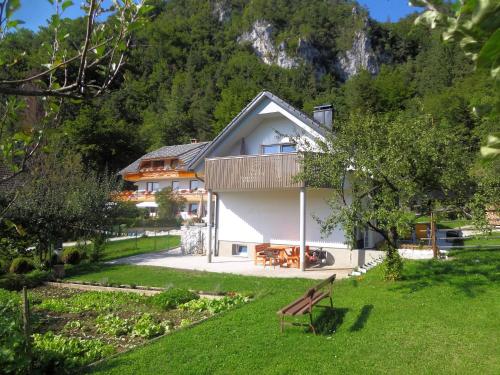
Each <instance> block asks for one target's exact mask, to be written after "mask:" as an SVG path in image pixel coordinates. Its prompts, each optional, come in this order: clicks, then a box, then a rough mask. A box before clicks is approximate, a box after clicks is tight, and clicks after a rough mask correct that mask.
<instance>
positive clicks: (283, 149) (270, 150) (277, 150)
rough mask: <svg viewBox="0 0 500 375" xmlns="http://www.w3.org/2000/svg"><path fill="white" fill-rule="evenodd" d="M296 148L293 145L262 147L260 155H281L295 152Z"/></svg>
mask: <svg viewBox="0 0 500 375" xmlns="http://www.w3.org/2000/svg"><path fill="white" fill-rule="evenodd" d="M296 151H297V147H296V145H295V144H293V143H282V144H274V145H262V153H263V154H264V155H268V154H281V153H291V152H296Z"/></svg>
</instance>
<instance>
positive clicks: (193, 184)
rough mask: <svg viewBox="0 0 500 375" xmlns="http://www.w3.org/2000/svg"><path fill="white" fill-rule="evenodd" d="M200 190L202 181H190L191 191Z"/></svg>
mask: <svg viewBox="0 0 500 375" xmlns="http://www.w3.org/2000/svg"><path fill="white" fill-rule="evenodd" d="M199 188H200V181H199V180H191V181H189V190H191V191H195V190H198V189H199Z"/></svg>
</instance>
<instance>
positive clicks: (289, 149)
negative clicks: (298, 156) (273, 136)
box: [281, 144, 297, 153]
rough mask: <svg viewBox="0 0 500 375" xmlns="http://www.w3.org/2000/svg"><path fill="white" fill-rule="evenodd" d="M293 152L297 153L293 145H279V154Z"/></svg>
mask: <svg viewBox="0 0 500 375" xmlns="http://www.w3.org/2000/svg"><path fill="white" fill-rule="evenodd" d="M295 151H297V147H295V145H293V144H289V145H281V152H283V153H288V152H295Z"/></svg>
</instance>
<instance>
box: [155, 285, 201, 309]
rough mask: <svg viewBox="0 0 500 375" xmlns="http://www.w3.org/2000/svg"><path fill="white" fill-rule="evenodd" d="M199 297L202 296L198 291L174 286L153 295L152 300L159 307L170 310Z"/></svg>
mask: <svg viewBox="0 0 500 375" xmlns="http://www.w3.org/2000/svg"><path fill="white" fill-rule="evenodd" d="M198 298H200V297H199V296H198V295H197V294H196V293H193V292H191V291H189V290H187V289H180V288H172V289H168V290H166V291H164V292H161V293H159V294H157V295H155V296H153V297H151V299H150V302H151V303H152V304H153V305H155V306H157V307H160V308H162V309H165V310H170V309H174V308H176V307H177V306H179V305H181V304H183V303H186V302H189V301H191V300H195V299H198Z"/></svg>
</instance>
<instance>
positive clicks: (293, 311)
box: [277, 274, 337, 334]
mask: <svg viewBox="0 0 500 375" xmlns="http://www.w3.org/2000/svg"><path fill="white" fill-rule="evenodd" d="M336 276H337V275H336V274H334V275H332V276H330V277H329V278H328V279H326V280H323V281H322V282H320V283H319V284H318V285H316V286H314V287H313V288H310V289H309V290H308V291H307V292H306V294H304V295H303V296H302V297H300V298H298V299H297V300H295V301H293V302H292V303H291V304H289V305H288V306H285V307H283V308H282V309H281V310H279V311H278V312H277V314H278V315H279V316H280V318H281V322H280V327H281V332H283V330H284V326H285V324H289V325H299V326H307V327H310V328H311V330H312V331H313V333H314V334H316V329H315V328H314V325H313V316H312V311H313V307H314V306H317V307H325V308H330V309H333V300H332V291H333V282H334V281H335V277H336ZM325 298H329V299H330V306H322V305H318V303H319V302H320V301H322V300H323V299H325ZM306 314H309V323H308V324H305V323H296V322H294V323H290V322H286V321H285V316H292V317H295V316H300V315H306Z"/></svg>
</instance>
